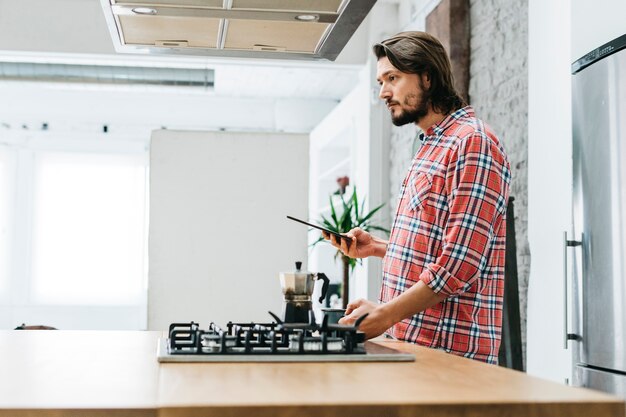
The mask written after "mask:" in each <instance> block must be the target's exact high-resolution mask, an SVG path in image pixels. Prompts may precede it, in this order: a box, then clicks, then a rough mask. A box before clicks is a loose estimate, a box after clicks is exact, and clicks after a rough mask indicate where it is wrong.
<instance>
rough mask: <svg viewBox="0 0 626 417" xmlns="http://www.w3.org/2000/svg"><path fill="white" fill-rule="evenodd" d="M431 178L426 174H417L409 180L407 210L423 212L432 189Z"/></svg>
mask: <svg viewBox="0 0 626 417" xmlns="http://www.w3.org/2000/svg"><path fill="white" fill-rule="evenodd" d="M432 183H433V181H432V178H431V177H430V176H429V175H428V174H424V173H422V172H418V173H417V174H416V175H415V176H414V177H412V178H410V179H409V184H408V187H407V188H408V194H409V208H410V209H411V210H413V211H421V210H424V209H425V208H426V206H427V204H428V203H429V200H430V190H431V188H432Z"/></svg>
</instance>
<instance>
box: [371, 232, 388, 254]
mask: <svg viewBox="0 0 626 417" xmlns="http://www.w3.org/2000/svg"><path fill="white" fill-rule="evenodd" d="M373 240H374V243H376V251H375V256H377V257H379V258H382V257H384V256H385V254H386V253H387V244H388V243H389V242H387V241H386V240H383V239H380V238H377V237H374V238H373Z"/></svg>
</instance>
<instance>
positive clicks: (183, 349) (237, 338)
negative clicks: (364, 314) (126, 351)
mask: <svg viewBox="0 0 626 417" xmlns="http://www.w3.org/2000/svg"><path fill="white" fill-rule="evenodd" d="M270 314H272V313H270ZM272 316H273V317H274V319H275V320H276V321H273V322H269V323H233V322H229V323H228V324H227V325H226V327H225V328H222V327H221V326H219V325H217V324H215V323H210V324H209V326H208V327H207V328H205V329H202V328H201V327H200V325H199V324H198V323H195V322H190V323H172V324H171V325H170V326H169V332H168V337H167V338H161V339H160V340H159V345H158V350H157V357H158V360H159V362H344V361H345V362H362V361H374V362H380V361H413V360H415V356H414V355H413V354H410V353H404V352H400V351H397V350H395V349H391V348H388V347H385V346H381V345H379V344H375V343H372V342H367V341H365V334H364V333H362V332H360V331H358V329H357V327H358V323H356V324H355V326H346V325H340V324H328V323H327V321H326V320H324V321H323V322H322V323H321V324H320V325H318V324H316V323H315V321H314V320H311V322H309V323H283V322H282V321H281V320H280V319H279V318H278V317H277V316H275V315H274V314H272Z"/></svg>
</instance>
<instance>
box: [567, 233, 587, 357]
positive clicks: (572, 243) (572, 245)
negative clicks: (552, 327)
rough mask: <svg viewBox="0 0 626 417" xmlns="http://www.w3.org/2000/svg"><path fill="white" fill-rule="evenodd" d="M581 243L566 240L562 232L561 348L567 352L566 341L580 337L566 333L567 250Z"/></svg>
mask: <svg viewBox="0 0 626 417" xmlns="http://www.w3.org/2000/svg"><path fill="white" fill-rule="evenodd" d="M582 244H583V242H582V241H580V240H567V232H566V231H565V232H563V348H564V349H566V350H567V347H568V346H567V341H568V340H579V339H580V337H579V336H577V335H576V334H573V333H569V332H568V323H567V321H568V320H567V316H568V314H567V304H568V302H567V301H568V300H567V299H568V296H567V293H568V285H567V263H568V262H567V248H568V247H576V246H582Z"/></svg>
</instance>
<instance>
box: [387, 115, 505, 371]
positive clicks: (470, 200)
mask: <svg viewBox="0 0 626 417" xmlns="http://www.w3.org/2000/svg"><path fill="white" fill-rule="evenodd" d="M510 172H511V171H510V167H509V162H508V159H507V156H506V154H505V152H504V149H503V148H502V145H501V144H500V142H499V141H498V138H497V137H496V135H495V134H494V133H493V131H492V130H491V128H490V127H489V126H487V125H486V124H484V123H483V122H482V121H481V120H479V119H477V118H476V117H475V116H474V110H473V109H472V108H471V107H469V106H468V107H465V108H462V109H459V110H457V111H456V112H454V113H452V114H451V115H449V116H448V117H446V118H445V119H444V120H442V121H441V122H440V123H439V124H437V125H434V126H433V127H431V128H430V129H428V131H427V132H426V133H425V135H424V136H423V138H422V146H421V148H420V149H419V150H418V152H417V154H416V155H415V157H414V159H413V162H412V164H411V168H410V169H409V172H408V174H407V176H406V178H405V180H404V182H403V184H402V189H401V192H400V200H399V203H398V209H397V212H396V217H395V220H394V223H393V227H392V230H391V236H390V239H389V245H388V246H387V253H386V254H385V257H384V259H383V285H382V288H381V293H380V301H381V302H383V303H384V302H387V301H390V300H392V299H393V298H395V297H397V296H399V295H400V294H402V293H403V292H404V291H406V290H407V289H409V288H410V287H411V286H412V285H413V284H415V283H416V282H418V280H422V281H423V282H424V283H425V284H426V285H428V286H429V287H430V288H431V289H432V290H433V291H434V292H435V293H439V294H443V295H445V296H447V298H446V299H445V300H444V301H442V302H441V303H439V304H437V305H435V306H433V307H431V308H428V309H426V310H425V311H423V312H421V313H418V314H416V315H414V316H412V317H410V318H408V319H405V320H403V321H401V322H400V323H397V324H396V325H394V326H393V327H392V328H390V329H389V330H388V331H387V333H389V334H391V335H392V336H394V337H396V338H398V339H400V340H405V341H408V342H413V343H418V344H420V345H424V346H428V347H435V348H440V349H443V350H445V351H447V352H449V353H453V354H457V355H461V356H465V357H468V358H473V359H478V360H481V361H485V362H489V363H494V364H495V363H497V362H498V349H499V347H500V334H501V328H502V299H503V295H504V252H505V241H506V239H505V236H506V221H505V217H506V216H505V215H506V206H507V201H508V197H509V183H510V181H511V173H510Z"/></svg>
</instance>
